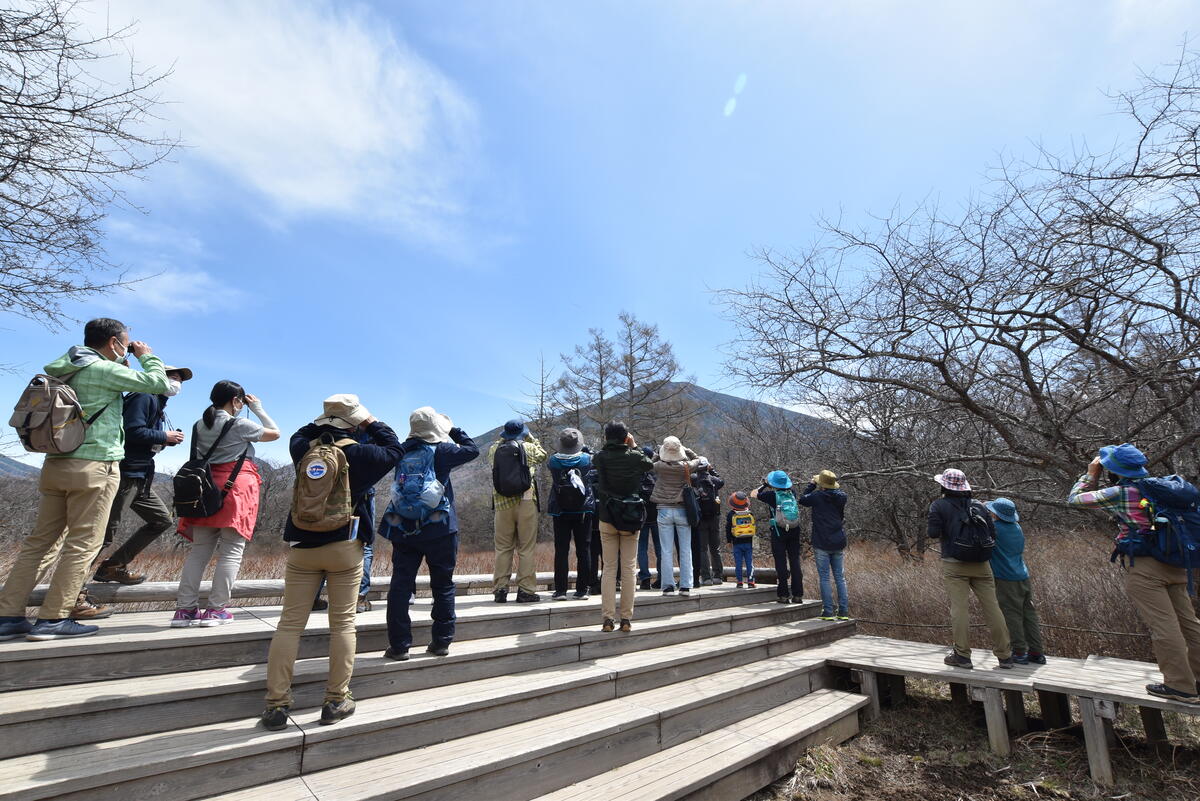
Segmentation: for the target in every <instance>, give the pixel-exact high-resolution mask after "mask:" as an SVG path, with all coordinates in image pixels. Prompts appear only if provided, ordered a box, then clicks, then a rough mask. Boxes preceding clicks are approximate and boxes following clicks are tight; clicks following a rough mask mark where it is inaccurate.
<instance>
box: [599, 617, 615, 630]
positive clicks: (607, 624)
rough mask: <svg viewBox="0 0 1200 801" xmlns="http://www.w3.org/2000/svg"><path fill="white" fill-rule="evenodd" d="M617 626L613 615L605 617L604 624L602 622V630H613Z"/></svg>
mask: <svg viewBox="0 0 1200 801" xmlns="http://www.w3.org/2000/svg"><path fill="white" fill-rule="evenodd" d="M616 627H617V626H616V624H615V623H614V622H613V619H612V618H611V617H606V618H604V622H603V623H602V624H600V630H601V631H613V630H614V629H616Z"/></svg>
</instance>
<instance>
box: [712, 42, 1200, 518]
mask: <svg viewBox="0 0 1200 801" xmlns="http://www.w3.org/2000/svg"><path fill="white" fill-rule="evenodd" d="M1117 101H1118V103H1119V104H1120V107H1121V110H1122V111H1123V113H1124V114H1125V115H1126V117H1127V118H1128V120H1129V122H1130V123H1131V125H1132V127H1133V132H1134V134H1133V137H1132V139H1131V142H1130V144H1129V145H1128V146H1127V147H1123V148H1120V149H1118V150H1116V151H1114V152H1112V153H1108V154H1105V155H1095V154H1091V153H1082V154H1075V155H1074V156H1072V157H1070V158H1063V157H1057V156H1053V155H1051V154H1048V153H1041V154H1040V155H1039V158H1038V159H1037V160H1036V161H1035V162H1034V163H1028V164H1012V163H1008V164H1004V165H1002V166H1001V167H1000V168H999V169H998V170H997V171H996V175H995V179H994V181H993V182H992V184H991V187H990V191H989V192H988V193H987V194H986V195H984V196H983V197H982V198H981V199H979V200H976V201H973V202H971V203H970V204H969V205H968V206H967V207H966V209H965V211H963V212H962V213H960V214H956V215H947V214H943V213H941V212H940V211H939V210H938V209H922V210H920V211H918V212H917V213H914V214H911V215H907V216H902V217H901V216H893V217H891V218H889V219H886V220H884V221H883V222H882V223H881V224H878V225H875V226H873V227H871V228H869V229H855V228H851V227H847V226H845V225H842V224H840V223H827V224H825V225H824V232H823V235H822V237H821V240H820V241H819V242H818V244H816V245H815V246H813V247H811V248H809V249H807V250H805V251H802V252H798V253H793V254H781V253H778V252H772V251H764V252H761V253H760V254H759V259H760V260H761V262H762V264H763V265H764V267H765V268H766V269H765V276H764V277H763V278H762V279H761V280H759V281H758V282H757V283H755V284H754V285H752V286H750V287H749V288H747V289H744V290H742V291H740V292H736V293H734V294H733V296H732V300H731V301H730V304H729V310H730V311H731V313H732V314H733V315H734V316H735V317H736V320H737V322H738V323H739V326H740V331H741V334H740V338H739V339H738V341H737V342H736V343H735V348H736V352H737V353H738V356H739V358H738V359H737V360H736V361H731V362H730V364H729V367H730V369H731V370H732V371H734V372H735V373H736V374H739V375H741V377H743V378H744V379H745V380H746V381H747V382H749V383H750V384H752V385H755V386H757V387H760V388H763V389H766V390H769V391H771V392H772V393H774V394H775V395H776V396H782V397H784V398H785V399H787V400H791V401H795V402H801V403H808V404H813V405H814V406H817V407H820V408H823V409H824V410H825V413H826V414H828V415H829V416H830V417H832V418H833V419H835V420H838V421H840V422H841V423H843V424H844V425H845V427H846V429H847V431H849V432H851V434H852V439H853V441H854V443H856V445H855V447H858V448H859V449H860V450H861V453H860V454H859V455H860V457H861V458H862V460H863V461H862V463H861V464H859V465H855V466H848V467H850V468H851V469H853V467H858V468H859V469H860V471H861V472H860V475H863V476H869V475H876V476H879V475H882V476H888V477H894V476H896V475H924V476H928V475H929V474H930V473H931V472H935V471H937V470H940V469H941V468H943V467H945V466H958V467H961V468H963V469H965V470H967V471H968V473H971V474H973V475H974V476H975V477H976V478H978V479H979V483H981V484H982V485H984V486H988V487H991V488H994V489H996V490H1002V491H1004V492H1006V493H1008V494H1010V495H1012V496H1014V497H1018V498H1025V499H1028V500H1048V501H1049V500H1060V499H1061V498H1062V494H1063V491H1064V486H1065V485H1066V484H1067V483H1068V482H1069V481H1070V480H1072V479H1073V478H1074V477H1076V476H1077V475H1078V474H1079V473H1080V472H1082V469H1083V466H1084V465H1085V464H1086V462H1087V461H1088V460H1090V459H1091V457H1092V456H1093V455H1094V453H1095V451H1096V449H1097V448H1098V447H1099V446H1101V445H1104V444H1109V443H1119V442H1123V441H1130V442H1134V443H1136V444H1138V445H1139V446H1140V447H1141V448H1143V450H1145V451H1146V453H1147V454H1148V456H1149V457H1150V459H1151V462H1152V464H1151V467H1152V469H1153V470H1155V471H1157V472H1169V471H1178V472H1181V473H1184V474H1186V475H1191V476H1193V477H1195V476H1196V474H1197V472H1198V469H1200V447H1198V442H1197V439H1198V437H1200V430H1198V427H1197V411H1198V405H1197V396H1196V391H1197V388H1200V362H1198V358H1197V357H1198V355H1200V353H1198V347H1200V302H1198V300H1200V299H1198V297H1197V293H1198V291H1200V267H1198V264H1197V254H1198V253H1200V180H1198V179H1200V139H1198V133H1197V132H1198V130H1200V60H1198V59H1197V57H1196V56H1193V55H1191V54H1186V55H1185V56H1184V57H1183V58H1182V59H1181V60H1180V62H1179V63H1178V65H1177V66H1176V68H1175V69H1174V71H1173V72H1172V73H1171V74H1170V75H1168V76H1166V77H1155V76H1143V79H1142V81H1141V84H1140V86H1139V87H1138V88H1137V89H1136V90H1135V91H1132V92H1130V93H1127V94H1124V95H1121V96H1120V97H1119V98H1117ZM888 480H892V479H891V478H889V479H888Z"/></svg>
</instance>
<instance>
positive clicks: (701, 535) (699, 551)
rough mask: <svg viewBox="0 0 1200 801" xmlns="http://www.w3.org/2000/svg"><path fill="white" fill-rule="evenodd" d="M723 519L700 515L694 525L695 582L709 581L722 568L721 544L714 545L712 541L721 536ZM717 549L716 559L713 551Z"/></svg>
mask: <svg viewBox="0 0 1200 801" xmlns="http://www.w3.org/2000/svg"><path fill="white" fill-rule="evenodd" d="M720 531H721V521H720V518H717V517H704V516H701V517H700V521H699V522H698V523H697V524H696V525H694V526H692V575H693V577H694V584H695V585H696V586H699V585H700V582H702V581H708V580H709V579H711V578H713V577H714V576H716V575H719V573H720V570H721V552H720V550H719V548H720V546H719V544H718V546H717V547H715V548H714V547H713V545H712V543H713V542H714V541H715V540H716V539H717V538H718V537H719V536H720ZM714 551H716V554H717V555H716V561H715V562H714V561H713V556H712V554H713V552H714Z"/></svg>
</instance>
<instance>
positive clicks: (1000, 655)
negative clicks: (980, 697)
mask: <svg viewBox="0 0 1200 801" xmlns="http://www.w3.org/2000/svg"><path fill="white" fill-rule="evenodd" d="M933 480H934V481H936V482H937V483H938V484H940V485H941V487H942V497H940V498H938V499H937V500H936V501H934V502H933V503H932V504H930V506H929V538H930V539H940V540H941V541H942V580H943V582H944V583H945V585H946V593H947V594H948V595H949V596H950V624H951V628H952V630H953V634H954V650H952V651H951V652H950V653H949V654H948V655H947V656H946V659H945V662H946V664H947V665H949V666H950V667H961V668H969V667H972V665H971V623H970V618H971V606H970V604H971V593H975V598H976V599H977V600H978V601H979V606H980V608H981V609H982V610H983V619H984V620H985V621H987V627H988V631H989V632H991V635H992V653H994V654H995V655H996V659H997V660H999V662H1000V667H1002V668H1011V667H1012V666H1013V658H1012V647H1011V646H1010V645H1009V642H1008V626H1007V625H1006V624H1005V622H1004V613H1003V612H1001V611H1000V604H999V603H997V601H996V580H995V578H994V577H993V576H992V566H991V564H990V562H989V560H990V559H991V557H992V549H993V548H994V547H995V545H996V527H995V524H994V523H992V516H991V514H989V513H988V510H987V508H986V507H985V506H984V505H983V504H982V503H980V502H979V501H976V500H973V499H972V498H971V484H970V482H968V481H967V477H966V476H965V475H964V474H963V472H962V471H961V470H954V469H949V470H944V471H942V474H941V475H938V476H934V477H933Z"/></svg>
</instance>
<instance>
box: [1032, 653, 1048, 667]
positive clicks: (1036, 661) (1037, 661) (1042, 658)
mask: <svg viewBox="0 0 1200 801" xmlns="http://www.w3.org/2000/svg"><path fill="white" fill-rule="evenodd" d="M1029 664H1031V665H1044V664H1046V655H1045V654H1039V653H1038V652H1037V651H1030V652H1029Z"/></svg>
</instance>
